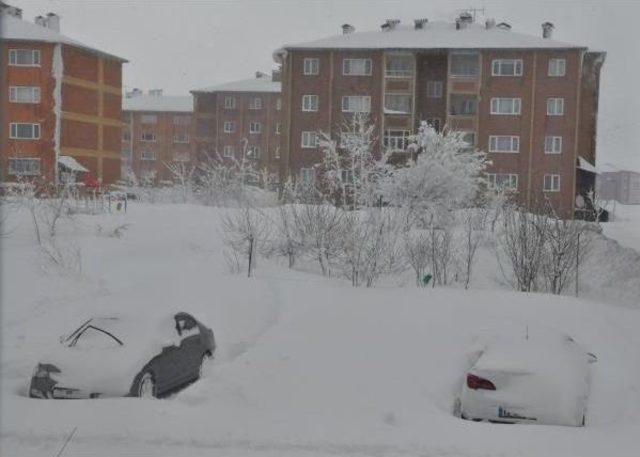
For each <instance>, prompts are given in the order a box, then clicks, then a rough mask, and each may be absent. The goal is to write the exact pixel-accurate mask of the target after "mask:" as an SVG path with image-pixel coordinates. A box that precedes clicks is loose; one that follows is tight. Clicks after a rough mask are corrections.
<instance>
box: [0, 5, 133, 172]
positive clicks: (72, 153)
mask: <svg viewBox="0 0 640 457" xmlns="http://www.w3.org/2000/svg"><path fill="white" fill-rule="evenodd" d="M0 9H2V12H0V21H1V23H0V56H1V57H0V61H1V62H2V65H1V67H0V68H2V70H1V71H0V72H1V75H0V106H1V108H2V109H1V110H0V111H1V112H2V114H1V118H0V121H1V124H2V131H3V133H2V135H1V136H0V138H1V143H0V154H1V157H0V159H1V160H0V178H1V179H2V180H3V181H12V180H15V179H17V178H19V177H21V176H22V177H41V178H43V179H44V180H45V181H46V182H51V183H57V182H59V180H60V179H59V178H60V176H59V175H60V173H62V172H64V170H63V169H65V165H64V164H67V165H68V164H76V165H77V167H78V169H85V170H88V171H87V173H88V174H89V175H91V176H92V177H93V178H95V179H96V180H97V181H98V182H100V183H103V184H109V183H112V182H114V181H116V180H117V179H119V177H120V137H121V117H122V113H121V99H122V64H123V63H124V62H126V60H124V59H122V58H120V57H117V56H113V55H111V54H107V53H105V52H103V51H100V50H97V49H94V48H91V47H88V46H86V45H84V44H82V43H79V42H77V41H75V40H72V39H70V38H68V37H66V36H64V35H62V34H60V18H59V17H58V16H57V15H55V14H53V13H49V14H48V15H47V16H46V17H42V16H38V17H37V18H36V21H35V23H31V22H28V21H25V20H23V19H22V12H21V11H20V10H19V9H18V8H13V7H9V6H8V5H6V4H4V3H2V4H0ZM61 158H65V159H64V160H61ZM72 171H73V170H72Z"/></svg>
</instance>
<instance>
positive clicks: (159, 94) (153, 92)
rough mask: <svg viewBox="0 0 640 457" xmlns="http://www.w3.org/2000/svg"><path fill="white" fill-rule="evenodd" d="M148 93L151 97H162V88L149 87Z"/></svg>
mask: <svg viewBox="0 0 640 457" xmlns="http://www.w3.org/2000/svg"><path fill="white" fill-rule="evenodd" d="M149 95H151V96H152V97H162V89H149Z"/></svg>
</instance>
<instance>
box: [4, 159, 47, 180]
mask: <svg viewBox="0 0 640 457" xmlns="http://www.w3.org/2000/svg"><path fill="white" fill-rule="evenodd" d="M12 161H13V163H15V162H16V161H20V162H25V163H26V162H29V163H37V164H38V167H37V168H38V170H37V171H29V172H18V171H16V170H12V166H11V164H12ZM7 162H8V163H7V174H8V175H10V176H40V175H41V174H42V160H41V159H40V157H9V158H8V161H7Z"/></svg>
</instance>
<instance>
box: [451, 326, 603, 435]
mask: <svg viewBox="0 0 640 457" xmlns="http://www.w3.org/2000/svg"><path fill="white" fill-rule="evenodd" d="M475 358H476V359H477V360H476V361H475V363H474V364H473V365H472V367H471V369H470V370H469V371H468V372H467V374H466V377H465V380H464V384H463V387H462V394H461V396H460V399H459V404H458V405H457V408H459V414H460V416H461V417H462V418H463V419H470V420H474V421H482V420H487V421H491V422H498V423H527V424H548V425H569V426H583V425H585V421H586V412H587V401H588V398H589V383H590V370H589V364H590V363H593V362H595V361H596V360H597V359H596V357H595V355H593V354H591V353H588V352H587V351H586V350H585V349H584V348H583V347H582V346H580V345H579V344H578V343H576V342H575V341H574V340H573V339H572V338H571V337H569V336H567V335H562V334H558V333H555V332H549V331H537V332H531V334H529V331H528V330H527V332H526V334H525V332H523V335H521V336H520V337H518V338H516V337H504V336H503V337H494V338H491V339H490V340H488V341H486V342H485V343H484V344H483V345H482V346H481V348H480V349H479V350H478V351H477V353H476V357H475Z"/></svg>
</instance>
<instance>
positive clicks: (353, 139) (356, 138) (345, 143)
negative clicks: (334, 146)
mask: <svg viewBox="0 0 640 457" xmlns="http://www.w3.org/2000/svg"><path fill="white" fill-rule="evenodd" d="M364 140H365V139H364V136H363V134H362V133H359V132H342V133H341V134H340V147H341V148H347V149H349V148H354V147H355V148H357V147H360V145H361V144H363V141H364Z"/></svg>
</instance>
